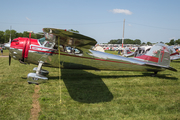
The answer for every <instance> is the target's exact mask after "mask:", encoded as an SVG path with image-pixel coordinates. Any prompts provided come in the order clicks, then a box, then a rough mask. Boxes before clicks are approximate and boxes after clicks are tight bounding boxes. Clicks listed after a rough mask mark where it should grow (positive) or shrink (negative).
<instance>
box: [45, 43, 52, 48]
mask: <svg viewBox="0 0 180 120" xmlns="http://www.w3.org/2000/svg"><path fill="white" fill-rule="evenodd" d="M44 46H45V47H51V46H52V43H51V42H47V43H46V44H45V45H44Z"/></svg>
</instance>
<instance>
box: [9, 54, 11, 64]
mask: <svg viewBox="0 0 180 120" xmlns="http://www.w3.org/2000/svg"><path fill="white" fill-rule="evenodd" d="M10 65H11V56H10V55H9V66H10Z"/></svg>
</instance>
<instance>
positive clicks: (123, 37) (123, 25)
mask: <svg viewBox="0 0 180 120" xmlns="http://www.w3.org/2000/svg"><path fill="white" fill-rule="evenodd" d="M124 28H125V19H124V22H123V36H122V48H123V43H124Z"/></svg>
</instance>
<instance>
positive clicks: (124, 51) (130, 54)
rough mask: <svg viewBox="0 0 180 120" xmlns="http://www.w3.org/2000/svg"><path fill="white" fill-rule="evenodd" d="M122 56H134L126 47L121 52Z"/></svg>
mask: <svg viewBox="0 0 180 120" xmlns="http://www.w3.org/2000/svg"><path fill="white" fill-rule="evenodd" d="M122 56H123V57H132V56H134V52H132V51H131V50H130V49H129V48H128V47H126V48H124V50H123V53H122Z"/></svg>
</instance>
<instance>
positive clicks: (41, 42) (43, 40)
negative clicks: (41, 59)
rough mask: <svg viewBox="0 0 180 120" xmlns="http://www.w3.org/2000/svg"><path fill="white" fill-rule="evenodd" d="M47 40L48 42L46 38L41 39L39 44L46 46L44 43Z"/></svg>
mask: <svg viewBox="0 0 180 120" xmlns="http://www.w3.org/2000/svg"><path fill="white" fill-rule="evenodd" d="M45 40H46V39H45V37H43V38H40V39H39V43H40V44H41V45H43V44H44V42H45Z"/></svg>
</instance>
